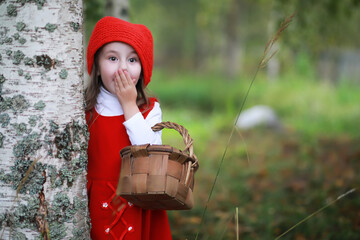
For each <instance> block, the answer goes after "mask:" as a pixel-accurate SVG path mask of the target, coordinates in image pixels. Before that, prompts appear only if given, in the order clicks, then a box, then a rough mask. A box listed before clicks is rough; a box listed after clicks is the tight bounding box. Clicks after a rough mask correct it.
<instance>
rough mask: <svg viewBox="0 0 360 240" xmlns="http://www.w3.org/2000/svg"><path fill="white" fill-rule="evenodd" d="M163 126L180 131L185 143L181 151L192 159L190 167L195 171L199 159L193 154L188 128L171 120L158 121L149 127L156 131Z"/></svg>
mask: <svg viewBox="0 0 360 240" xmlns="http://www.w3.org/2000/svg"><path fill="white" fill-rule="evenodd" d="M164 128H168V129H174V130H176V131H178V132H179V133H180V135H181V136H182V138H183V140H184V143H185V149H184V150H183V152H187V153H188V154H189V156H190V157H191V158H193V159H194V162H193V163H192V165H191V167H192V168H193V169H194V170H195V171H196V170H197V169H198V168H199V161H198V159H197V157H196V155H195V154H194V148H193V142H194V140H193V139H192V138H191V137H190V135H189V132H188V130H187V129H186V128H185V127H183V126H182V125H179V124H177V123H173V122H160V123H158V124H155V125H154V126H153V127H152V128H151V129H152V130H153V131H154V132H158V131H160V130H162V129H164Z"/></svg>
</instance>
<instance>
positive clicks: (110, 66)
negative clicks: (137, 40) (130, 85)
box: [97, 42, 141, 94]
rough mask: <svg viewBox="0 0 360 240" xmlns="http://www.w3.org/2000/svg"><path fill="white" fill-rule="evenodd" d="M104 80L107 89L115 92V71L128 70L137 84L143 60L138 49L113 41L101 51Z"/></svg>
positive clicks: (101, 71)
mask: <svg viewBox="0 0 360 240" xmlns="http://www.w3.org/2000/svg"><path fill="white" fill-rule="evenodd" d="M98 64H99V70H98V72H97V74H98V75H100V76H101V79H102V82H103V84H104V87H105V89H106V90H108V91H109V92H111V93H112V94H115V82H114V81H115V72H116V71H118V70H119V69H122V70H125V69H126V70H127V71H128V72H129V74H130V76H131V78H132V79H133V81H134V84H135V85H136V84H137V82H138V81H139V78H140V74H141V62H140V58H139V56H138V55H137V53H136V51H135V50H134V48H133V47H131V46H130V45H128V44H126V43H123V42H111V43H108V44H106V45H105V46H104V47H103V48H102V50H101V51H100V54H99V58H98Z"/></svg>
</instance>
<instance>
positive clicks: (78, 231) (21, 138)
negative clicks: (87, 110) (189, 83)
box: [0, 0, 90, 239]
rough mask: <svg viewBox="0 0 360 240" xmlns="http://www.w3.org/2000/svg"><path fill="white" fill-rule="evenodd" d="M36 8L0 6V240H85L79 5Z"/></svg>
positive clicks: (51, 2)
mask: <svg viewBox="0 0 360 240" xmlns="http://www.w3.org/2000/svg"><path fill="white" fill-rule="evenodd" d="M21 2H24V3H21ZM41 2H42V1H16V0H13V1H9V0H6V1H0V22H1V25H0V55H1V58H0V94H1V96H0V170H1V172H0V239H39V238H40V237H39V236H41V235H42V238H43V239H48V237H50V238H51V239H72V238H74V239H75V238H77V239H90V237H89V217H88V210H87V196H86V164H87V157H86V148H87V131H86V124H85V119H84V108H83V34H82V32H83V16H82V1H81V0H62V1H60V0H46V1H44V2H45V3H44V4H42V3H41ZM16 189H18V191H19V194H18V196H17V190H16ZM16 196H17V197H16Z"/></svg>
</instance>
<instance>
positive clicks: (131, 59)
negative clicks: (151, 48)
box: [129, 58, 137, 63]
mask: <svg viewBox="0 0 360 240" xmlns="http://www.w3.org/2000/svg"><path fill="white" fill-rule="evenodd" d="M136 61H137V59H136V58H130V59H129V62H131V63H134V62H136Z"/></svg>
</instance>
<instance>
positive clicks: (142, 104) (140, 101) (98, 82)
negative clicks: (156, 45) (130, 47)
mask: <svg viewBox="0 0 360 240" xmlns="http://www.w3.org/2000/svg"><path fill="white" fill-rule="evenodd" d="M101 50H102V47H101V48H100V49H99V50H98V51H97V52H96V53H95V55H94V65H93V68H92V71H91V75H90V82H89V83H88V85H87V87H86V89H85V104H86V106H85V111H91V110H92V109H93V107H95V105H96V104H97V97H98V95H99V93H100V87H101V86H103V82H102V79H101V76H99V75H97V72H98V70H99V63H98V58H99V54H100V52H101ZM145 87H146V86H145V83H144V75H143V72H142V71H141V74H140V78H139V81H138V82H137V84H136V91H137V99H136V105H137V106H138V107H139V108H141V109H143V111H146V110H148V108H149V106H150V97H149V96H148V94H147V93H146V91H145Z"/></svg>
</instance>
